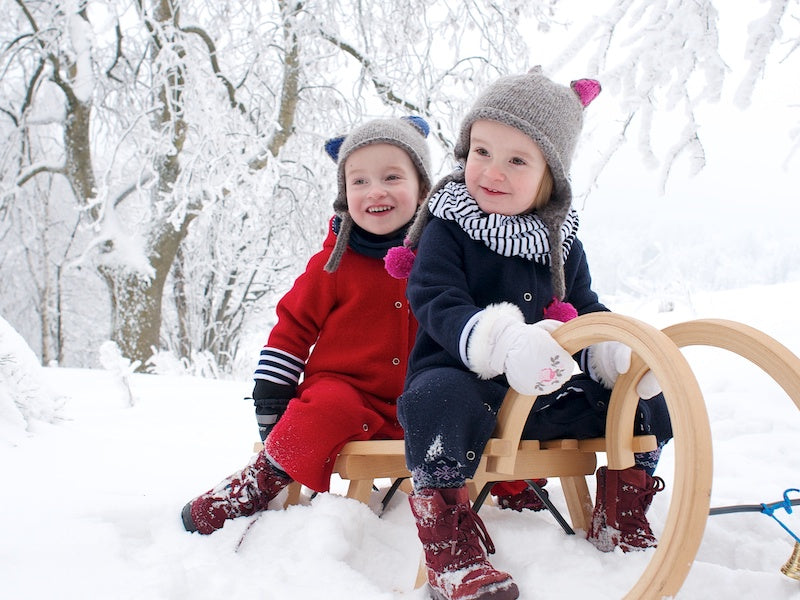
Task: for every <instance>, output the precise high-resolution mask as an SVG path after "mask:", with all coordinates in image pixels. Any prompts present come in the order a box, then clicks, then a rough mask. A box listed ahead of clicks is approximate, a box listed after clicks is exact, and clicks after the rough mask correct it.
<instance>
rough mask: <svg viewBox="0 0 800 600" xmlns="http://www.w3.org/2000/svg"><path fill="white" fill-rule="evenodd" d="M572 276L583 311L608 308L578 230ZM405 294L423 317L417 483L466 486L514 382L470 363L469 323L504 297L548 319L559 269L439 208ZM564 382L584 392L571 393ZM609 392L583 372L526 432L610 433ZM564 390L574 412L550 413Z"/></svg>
mask: <svg viewBox="0 0 800 600" xmlns="http://www.w3.org/2000/svg"><path fill="white" fill-rule="evenodd" d="M564 280H565V285H566V297H565V298H564V301H565V302H569V303H571V304H572V305H573V306H574V307H575V309H576V310H577V311H578V314H586V313H590V312H598V311H607V310H608V309H607V308H606V307H605V306H604V305H603V304H602V303H601V302H600V301H599V300H598V297H597V294H596V293H595V292H594V291H593V290H592V288H591V275H590V273H589V266H588V263H587V261H586V255H585V253H584V250H583V245H582V244H581V242H580V240H578V239H576V240H575V241H574V243H573V245H572V248H571V250H570V253H569V256H568V257H567V260H566V261H565V265H564ZM406 293H407V295H408V299H409V304H410V306H411V309H412V311H413V312H414V314H415V316H416V318H417V321H418V324H419V328H418V330H417V338H416V341H415V344H414V348H413V350H412V352H411V356H410V357H409V368H408V373H407V376H406V384H405V389H404V392H403V395H402V396H401V397H400V399H399V401H398V418H399V420H400V423H401V424H402V425H403V427H404V429H405V439H406V458H407V462H408V467H409V469H410V470H411V471H412V474H413V475H414V478H415V487H417V488H420V487H449V486H454V485H458V484H459V483H463V480H464V479H466V478H469V477H471V476H472V475H473V474H474V471H475V468H476V467H477V464H478V461H479V459H480V455H481V453H482V451H483V447H484V446H485V445H486V441H487V440H488V439H489V437H490V435H491V433H492V431H493V430H494V426H495V422H496V415H497V411H498V410H499V408H500V404H501V403H502V399H503V396H504V395H505V392H506V391H507V389H508V383H507V381H506V379H505V376H503V375H501V376H499V377H496V378H494V379H492V380H488V381H487V380H482V379H480V378H478V376H477V375H475V374H474V373H473V372H472V371H470V370H469V369H468V368H467V366H466V364H465V362H464V360H465V356H466V351H465V348H464V346H465V343H466V339H465V338H466V337H467V336H466V335H463V333H464V327H465V325H466V324H467V323H468V322H469V321H470V319H471V318H472V317H473V316H474V315H475V314H477V313H478V312H479V311H480V310H482V309H483V308H485V307H486V306H488V305H490V304H496V303H499V302H510V303H513V304H515V305H517V306H518V307H519V308H520V310H521V311H522V313H523V315H524V316H525V321H526V322H527V323H535V322H537V321H540V320H542V319H543V318H544V309H545V307H546V306H547V305H548V304H549V303H550V302H551V301H552V299H553V287H552V284H551V279H550V268H549V266H546V265H542V264H539V263H536V262H533V261H530V260H528V259H525V258H521V257H504V256H501V255H499V254H497V253H496V252H494V251H492V250H490V249H489V248H488V247H487V246H486V245H485V244H484V243H483V242H480V241H475V240H473V239H471V238H470V237H469V236H468V235H467V234H466V233H465V232H464V231H463V230H462V229H461V228H460V227H459V225H458V224H457V223H455V222H452V221H446V220H443V219H439V218H435V217H431V220H430V222H429V223H428V224H427V226H426V228H425V230H424V232H423V235H422V237H421V239H420V243H419V247H418V252H417V257H416V260H415V261H414V266H413V268H412V271H411V274H410V276H409V280H408V287H407V289H406ZM563 390H567V391H568V392H569V395H571V396H576V398H572V399H569V400H568V399H567V398H566V397H565V394H564V393H563V392H562V391H563ZM609 394H610V392H608V391H607V390H605V389H604V388H603V387H602V386H600V385H599V384H597V383H595V382H594V381H592V380H591V379H589V378H588V377H585V376H583V377H577V378H574V379H573V380H572V381H570V382H569V383H568V384H567V385H565V386H564V388H562V390H559V391H557V392H555V393H553V394H550V395H548V396H541V397H539V398H538V399H537V402H536V405H535V406H534V414H536V411H539V416H540V417H541V416H546V418H545V419H544V420H542V419H541V418H540V419H539V420H538V421H537V420H536V419H534V418H533V417H532V418H531V419H529V422H528V424H529V425H530V427H528V426H527V425H526V432H527V431H528V430H530V435H529V437H536V438H538V439H547V438H548V437H550V438H553V437H566V436H567V435H568V434H571V435H570V437H594V436H596V435H602V434H603V431H604V427H605V408H604V407H605V406H606V405H607V400H608V396H609ZM578 396H579V397H580V398H582V400H578V399H577V397H578ZM556 399H563V400H564V404H565V405H566V407H567V414H563V413H558V411H547V412H545V413H542V412H541V410H542V409H543V408H545V407H549V406H550V405H551V404H552V403H553V402H554V401H555V400H556ZM650 402H652V401H650ZM573 411H575V412H574V413H573ZM551 412H552V414H553V415H556V414H559V417H558V418H559V420H560V421H561V422H560V423H557V424H556V423H553V422H551V420H550V417H549V413H551ZM584 413H585V414H584ZM564 417H565V420H564ZM640 420H641V419H640ZM667 423H668V422H667ZM648 427H649V426H648ZM667 427H668V425H667ZM550 434H551V435H550ZM664 435H671V431H669V432H668V433H666V432H665V434H664ZM433 448H435V449H436V453H435V454H436V456H433V455H432V449H433ZM448 477H452V481H449V480H447V478H448Z"/></svg>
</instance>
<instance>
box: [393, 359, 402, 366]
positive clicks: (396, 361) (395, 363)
mask: <svg viewBox="0 0 800 600" xmlns="http://www.w3.org/2000/svg"><path fill="white" fill-rule="evenodd" d="M392 364H393V365H394V366H395V367H396V366H397V365H399V364H400V359H399V358H393V359H392Z"/></svg>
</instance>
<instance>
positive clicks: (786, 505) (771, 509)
mask: <svg viewBox="0 0 800 600" xmlns="http://www.w3.org/2000/svg"><path fill="white" fill-rule="evenodd" d="M789 492H797V493H798V494H800V490H799V489H797V488H789V489H788V490H786V491H785V492H783V500H781V501H780V502H773V503H772V504H762V505H761V512H762V513H764V514H765V515H767V516H768V517H772V518H773V519H775V520H776V521H777V522H778V525H780V526H781V527H783V528H784V529H785V530H786V531H787V532H788V534H789V535H790V536H792V537H793V538H794V541H796V542H797V543H798V544H800V537H797V535H796V534H795V533H794V532H793V531H792V530H791V529H789V528H788V527H787V526H786V525H785V524H784V523H783V521H781V520H780V519H779V518H778V517H776V516H775V509H778V508H783V509H784V510H785V511H786V512H787V513H788V514H792V501H791V500H789Z"/></svg>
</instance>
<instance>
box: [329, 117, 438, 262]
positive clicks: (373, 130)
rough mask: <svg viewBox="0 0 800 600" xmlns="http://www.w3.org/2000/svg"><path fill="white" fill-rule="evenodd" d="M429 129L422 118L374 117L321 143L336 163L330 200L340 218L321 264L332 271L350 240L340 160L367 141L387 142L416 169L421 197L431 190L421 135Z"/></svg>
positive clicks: (428, 158) (427, 152)
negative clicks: (335, 186)
mask: <svg viewBox="0 0 800 600" xmlns="http://www.w3.org/2000/svg"><path fill="white" fill-rule="evenodd" d="M429 131H430V128H429V127H428V123H427V122H426V121H425V119H423V118H422V117H417V116H412V117H401V118H396V119H375V120H373V121H368V122H367V123H364V124H363V125H361V126H359V127H356V128H355V129H354V130H353V131H351V132H350V133H349V134H348V135H346V136H339V137H335V138H331V139H329V140H328V141H327V142H325V152H327V154H328V156H330V157H331V158H332V159H333V160H334V161H336V163H337V165H338V176H337V177H338V193H337V196H336V200H334V202H333V210H334V212H335V213H336V215H337V216H338V217H339V219H340V221H341V222H340V224H339V230H338V232H337V237H336V245H335V246H334V248H333V252H331V256H330V258H329V259H328V262H327V264H326V265H325V270H326V271H328V272H330V273H332V272H334V271H335V270H336V269H337V268H338V266H339V262H340V261H341V260H342V255H343V254H344V251H345V249H346V248H347V244H348V241H349V239H350V231H351V229H352V228H353V218H352V217H351V216H350V212H349V211H348V209H347V192H346V187H345V177H344V163H345V161H346V160H347V157H348V156H350V155H351V154H352V153H353V152H355V151H356V150H358V149H360V148H363V147H364V146H369V145H371V144H391V145H393V146H397V147H398V148H400V149H402V150H404V151H405V152H406V153H407V154H408V156H409V158H411V162H412V163H413V164H414V166H415V167H416V169H417V172H418V173H419V177H420V193H421V194H422V196H423V197H424V196H425V195H427V193H428V191H429V190H430V189H431V175H430V171H431V155H430V150H429V149H428V143H427V141H426V140H425V138H426V137H427V136H428V132H429Z"/></svg>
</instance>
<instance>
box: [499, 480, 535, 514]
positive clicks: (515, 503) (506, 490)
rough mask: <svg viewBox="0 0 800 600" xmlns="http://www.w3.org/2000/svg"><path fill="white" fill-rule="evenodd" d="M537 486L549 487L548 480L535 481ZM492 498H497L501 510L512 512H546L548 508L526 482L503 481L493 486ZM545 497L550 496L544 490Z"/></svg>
mask: <svg viewBox="0 0 800 600" xmlns="http://www.w3.org/2000/svg"><path fill="white" fill-rule="evenodd" d="M533 481H534V482H535V483H536V485H538V486H539V487H540V488H543V487H544V486H546V485H547V479H534V480H533ZM491 493H492V496H496V497H497V505H498V506H499V507H500V508H508V509H510V510H516V511H522V510H534V511H539V510H544V509H546V508H547V507H546V506H545V504H544V502H542V501H541V499H540V498H539V496H537V495H536V492H534V491H533V488H531V487H530V486H529V485H528V484H527V483H526V482H525V481H501V482H500V483H495V484H494V485H493V486H492V492H491ZM542 493H544V495H545V497H547V496H548V493H547V490H542Z"/></svg>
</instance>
